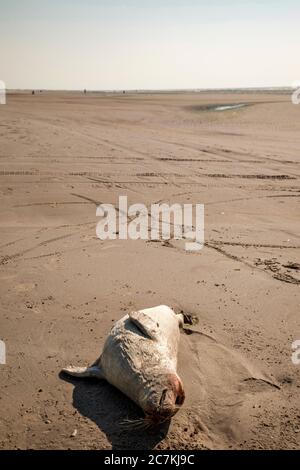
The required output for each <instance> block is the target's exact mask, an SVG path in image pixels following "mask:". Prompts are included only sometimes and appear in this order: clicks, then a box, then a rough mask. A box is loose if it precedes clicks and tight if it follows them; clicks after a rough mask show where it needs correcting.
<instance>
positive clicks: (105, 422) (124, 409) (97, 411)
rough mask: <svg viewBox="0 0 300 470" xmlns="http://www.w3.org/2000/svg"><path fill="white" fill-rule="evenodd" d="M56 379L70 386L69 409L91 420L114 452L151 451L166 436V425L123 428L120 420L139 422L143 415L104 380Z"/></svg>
mask: <svg viewBox="0 0 300 470" xmlns="http://www.w3.org/2000/svg"><path fill="white" fill-rule="evenodd" d="M60 378H61V379H62V380H64V381H66V382H69V383H71V384H73V385H74V390H73V406H74V407H75V408H76V409H77V410H78V411H79V413H80V414H82V415H83V416H85V417H86V418H89V419H91V420H92V421H94V423H96V424H97V426H98V427H99V429H100V430H101V431H102V432H104V433H105V434H106V437H107V439H108V441H109V442H110V443H111V445H112V449H114V450H151V449H153V448H154V447H155V446H156V445H157V444H158V443H159V442H160V441H161V440H162V439H164V438H165V437H166V435H167V434H168V430H169V426H170V422H167V423H165V424H164V425H163V426H160V427H156V428H151V429H148V430H147V429H143V428H138V429H134V428H131V427H130V428H129V429H127V428H124V427H122V422H123V421H124V420H127V419H129V420H137V419H141V418H143V416H144V414H143V412H142V411H141V410H140V409H139V408H138V407H137V406H136V405H135V404H134V403H133V402H132V401H131V400H129V399H128V398H127V397H126V396H125V395H123V394H122V393H121V392H119V391H118V390H117V389H116V388H114V387H112V386H111V385H109V384H108V383H107V382H105V381H104V380H103V381H102V380H101V381H99V380H92V379H89V380H88V381H85V380H82V379H76V378H73V377H69V376H67V375H66V374H64V373H61V374H60Z"/></svg>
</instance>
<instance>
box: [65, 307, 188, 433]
mask: <svg viewBox="0 0 300 470" xmlns="http://www.w3.org/2000/svg"><path fill="white" fill-rule="evenodd" d="M183 321H184V320H183V316H182V315H181V314H179V315H176V313H175V312H174V311H173V310H172V309H171V308H169V307H167V306H165V305H162V306H159V307H154V308H150V309H146V310H140V311H137V312H131V313H130V314H129V315H126V316H124V317H123V318H122V319H121V320H119V321H118V322H117V323H116V324H115V325H114V327H113V328H112V330H111V332H110V334H109V336H108V338H107V340H106V342H105V345H104V349H103V352H102V354H101V356H100V358H99V359H97V361H96V362H95V363H94V364H93V365H92V366H91V367H87V368H80V367H79V368H78V367H68V368H66V369H63V372H65V373H66V374H69V375H71V376H74V377H82V378H89V377H91V378H96V379H104V380H107V382H109V383H110V384H111V385H113V386H115V387H116V388H118V389H119V390H120V391H121V392H123V393H124V394H125V395H126V396H127V397H129V398H130V399H131V400H133V401H134V402H135V403H136V404H137V405H138V406H139V407H140V408H142V410H143V411H144V413H145V420H144V422H145V423H147V424H150V425H151V424H159V423H162V422H164V421H167V420H169V419H171V418H172V416H174V415H175V413H177V411H178V410H179V408H180V406H181V405H182V404H183V402H184V398H185V395H184V390H183V385H182V382H181V380H180V378H179V376H178V374H177V371H176V369H177V353H178V345H179V339H180V327H181V326H183Z"/></svg>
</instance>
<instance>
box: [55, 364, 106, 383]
mask: <svg viewBox="0 0 300 470" xmlns="http://www.w3.org/2000/svg"><path fill="white" fill-rule="evenodd" d="M62 372H64V373H65V374H68V375H71V376H72V377H80V378H90V379H99V380H105V377H104V374H103V372H102V370H101V369H100V367H99V366H92V367H67V368H66V369H62Z"/></svg>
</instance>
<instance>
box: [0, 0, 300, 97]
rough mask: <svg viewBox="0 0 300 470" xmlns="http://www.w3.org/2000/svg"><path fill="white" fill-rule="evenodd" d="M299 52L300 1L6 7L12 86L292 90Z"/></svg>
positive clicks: (65, 0) (6, 74)
mask: <svg viewBox="0 0 300 470" xmlns="http://www.w3.org/2000/svg"><path fill="white" fill-rule="evenodd" d="M299 47H300V1H299V0H182V1H179V0H173V1H171V0H149V1H147V2H146V1H144V0H123V1H122V0H40V1H38V0H0V80H4V81H5V83H6V87H7V88H29V89H31V88H41V89H42V88H47V89H83V88H87V89H93V90H112V89H183V88H231V87H255V86H291V85H292V83H293V82H295V81H297V80H300V60H299V52H300V51H299Z"/></svg>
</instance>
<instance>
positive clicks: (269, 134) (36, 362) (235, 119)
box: [0, 92, 300, 449]
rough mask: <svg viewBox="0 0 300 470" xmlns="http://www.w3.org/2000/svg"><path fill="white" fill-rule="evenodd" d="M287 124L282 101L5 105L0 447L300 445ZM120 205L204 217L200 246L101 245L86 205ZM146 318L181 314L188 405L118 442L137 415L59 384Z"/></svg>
mask: <svg viewBox="0 0 300 470" xmlns="http://www.w3.org/2000/svg"><path fill="white" fill-rule="evenodd" d="M234 104H235V105H239V104H245V105H247V106H244V107H239V108H237V107H236V108H234V109H228V108H227V106H231V105H234ZM214 106H217V107H218V106H219V107H221V109H220V110H219V111H217V110H215V109H214ZM299 112H300V107H299V106H295V105H293V104H292V103H291V97H290V96H289V95H288V94H280V93H243V94H242V93H168V94H155V93H152V94H151V93H143V94H142V93H140V94H134V93H128V94H124V95H123V94H96V93H95V94H93V93H91V94H87V95H86V96H85V95H83V94H81V93H66V92H57V93H54V92H53V93H47V92H44V93H37V94H35V95H34V96H32V95H31V93H21V92H20V93H9V94H8V96H7V104H6V105H5V106H0V194H1V207H0V280H1V283H0V297H1V302H0V305H1V312H0V340H2V341H4V342H5V344H6V348H7V358H6V362H7V363H6V365H0V449H299V448H300V405H299V388H300V376H299V373H300V365H299V366H297V365H295V364H293V362H292V343H293V342H294V341H296V340H300V317H299V307H300V218H299V214H300V212H299V209H300V207H299V201H300V199H299V198H300V185H299V177H300V152H299V149H300V120H299ZM120 195H127V196H128V200H129V202H130V204H134V203H144V204H145V205H147V207H149V206H150V205H151V204H152V203H155V202H166V203H168V204H171V203H179V204H186V203H190V204H197V203H199V204H204V205H205V246H204V248H203V249H202V250H201V251H199V252H195V253H187V252H186V251H185V250H184V248H183V246H182V244H180V243H179V242H177V241H173V240H170V241H168V242H167V243H166V242H163V241H161V242H160V241H159V242H151V241H143V240H138V241H133V240H118V239H117V240H110V241H101V240H99V239H98V238H97V236H96V225H97V222H98V218H97V217H96V208H97V206H98V205H99V204H101V203H111V204H117V202H118V197H119V196H120ZM160 304H165V305H169V306H171V307H172V308H174V310H175V311H176V312H180V311H183V312H184V313H187V314H190V315H192V316H193V317H194V321H195V325H194V327H193V328H194V330H196V331H197V332H194V333H191V334H185V333H182V335H181V343H180V352H179V368H178V371H179V374H180V376H181V377H182V379H183V382H184V385H185V391H186V402H185V404H184V406H183V408H182V409H181V410H180V412H179V413H178V414H177V415H176V416H175V417H174V419H173V420H172V422H171V424H170V426H167V427H163V428H162V429H158V430H150V431H141V430H139V431H134V430H126V429H123V428H122V426H120V423H121V422H122V420H124V419H126V418H130V419H135V418H136V417H140V416H141V412H140V410H139V409H138V408H137V407H136V406H135V405H134V404H133V403H131V402H130V400H129V399H127V398H126V397H125V396H123V395H122V394H121V393H120V392H118V391H117V390H115V389H114V388H113V387H111V386H110V385H108V384H106V383H104V382H101V383H97V382H93V381H92V382H83V381H80V380H76V379H74V380H69V379H66V377H62V376H60V370H61V368H62V367H64V366H66V365H68V364H74V365H85V364H89V363H92V362H93V361H94V360H95V359H96V357H97V356H99V354H100V352H101V348H102V346H103V343H104V341H105V338H106V336H107V334H108V333H109V331H110V328H111V327H112V325H113V323H114V322H115V321H116V320H118V319H120V318H121V317H122V316H123V315H125V313H127V312H128V311H130V310H133V309H142V308H147V307H153V306H156V305H160Z"/></svg>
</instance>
